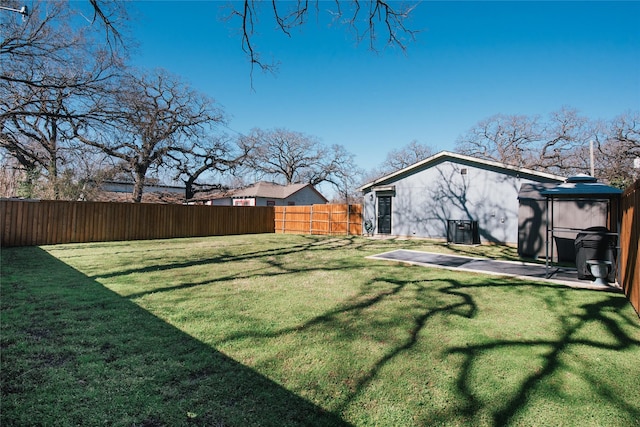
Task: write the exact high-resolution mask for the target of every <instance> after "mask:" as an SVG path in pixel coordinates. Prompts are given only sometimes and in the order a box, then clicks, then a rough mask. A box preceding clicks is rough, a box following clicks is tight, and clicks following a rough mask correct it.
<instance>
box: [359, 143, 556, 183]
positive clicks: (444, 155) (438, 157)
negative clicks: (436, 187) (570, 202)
mask: <svg viewBox="0 0 640 427" xmlns="http://www.w3.org/2000/svg"><path fill="white" fill-rule="evenodd" d="M444 160H453V161H462V162H466V163H469V164H476V165H479V166H485V167H487V166H488V167H492V168H496V169H503V170H504V171H515V172H518V173H521V174H526V175H530V176H536V177H539V178H543V179H547V180H550V181H556V182H563V181H564V180H565V178H564V177H562V176H559V175H553V174H550V173H546V172H538V171H534V170H532V169H526V168H520V167H517V166H513V165H508V164H505V163H500V162H495V161H491V160H483V159H478V158H475V157H471V156H466V155H464V154H458V153H452V152H449V151H441V152H439V153H438V154H435V155H433V156H431V157H429V158H427V159H425V160H422V161H420V162H417V163H414V164H413V165H411V166H408V167H406V168H404V169H400V170H398V171H396V172H393V173H391V174H389V175H386V176H383V177H381V178H378V179H376V180H374V181H371V182H369V183H367V184H365V185H363V186H362V187H360V188H359V189H358V190H359V191H364V190H366V189H368V188H370V187H372V186H374V185H376V184H378V183H384V182H385V181H389V180H391V179H392V178H395V177H396V176H399V175H403V174H406V173H410V172H411V171H412V170H414V169H416V170H417V169H420V168H424V167H427V166H428V165H429V164H430V163H436V162H439V161H444Z"/></svg>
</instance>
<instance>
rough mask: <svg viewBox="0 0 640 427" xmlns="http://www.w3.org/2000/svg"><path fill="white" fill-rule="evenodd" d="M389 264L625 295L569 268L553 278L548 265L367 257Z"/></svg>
mask: <svg viewBox="0 0 640 427" xmlns="http://www.w3.org/2000/svg"><path fill="white" fill-rule="evenodd" d="M367 258H369V259H379V260H386V261H398V262H403V263H407V264H414V265H422V266H425V267H434V268H445V269H449V270H458V271H467V272H473V273H485V274H493V275H497V276H507V277H516V278H519V279H525V280H531V279H535V280H536V281H542V282H551V283H557V284H561V285H565V286H570V287H573V288H581V289H593V290H599V291H609V292H622V289H621V288H620V287H619V286H618V285H617V284H613V283H612V284H610V285H609V286H603V285H596V284H594V283H592V282H591V281H590V280H579V279H578V271H577V270H576V269H575V268H568V267H549V273H551V274H550V277H549V278H547V277H546V267H545V265H544V264H533V263H526V262H518V261H495V260H491V259H485V258H471V257H465V256H459V255H445V254H437V253H432V252H421V251H412V250H406V249H398V250H395V251H391V252H385V253H382V254H378V255H372V256H369V257H367Z"/></svg>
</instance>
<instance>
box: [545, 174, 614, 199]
mask: <svg viewBox="0 0 640 427" xmlns="http://www.w3.org/2000/svg"><path fill="white" fill-rule="evenodd" d="M540 194H542V195H543V196H546V197H549V198H554V197H585V198H607V199H611V198H615V197H616V196H620V195H621V194H622V190H619V189H617V188H615V187H611V186H609V185H606V184H603V183H601V182H598V180H597V179H596V178H594V177H592V176H589V175H577V176H574V177H571V178H568V179H567V181H566V182H564V183H562V184H558V185H556V186H555V187H553V188H548V189H546V190H543V191H541V192H540Z"/></svg>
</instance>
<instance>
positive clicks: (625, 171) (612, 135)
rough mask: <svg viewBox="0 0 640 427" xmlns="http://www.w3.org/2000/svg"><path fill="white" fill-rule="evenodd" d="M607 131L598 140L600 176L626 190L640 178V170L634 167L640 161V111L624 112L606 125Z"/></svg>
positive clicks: (598, 172)
mask: <svg viewBox="0 0 640 427" xmlns="http://www.w3.org/2000/svg"><path fill="white" fill-rule="evenodd" d="M601 129H602V128H601ZM603 129H604V132H600V133H596V134H595V137H594V142H595V143H596V145H597V153H596V154H597V155H596V156H595V157H596V161H595V167H596V176H598V177H601V178H603V179H604V180H606V181H608V182H609V183H610V184H611V185H614V186H616V187H619V188H626V187H627V186H629V185H631V184H632V183H633V182H634V180H636V179H638V178H640V170H639V169H636V168H635V167H634V161H636V162H637V161H638V160H636V159H640V112H638V111H635V112H632V111H628V112H626V113H623V114H621V115H619V116H617V117H615V118H614V119H613V120H611V121H610V122H608V123H605V124H604V127H603Z"/></svg>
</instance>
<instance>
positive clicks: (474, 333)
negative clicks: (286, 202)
mask: <svg viewBox="0 0 640 427" xmlns="http://www.w3.org/2000/svg"><path fill="white" fill-rule="evenodd" d="M398 248H405V249H416V250H429V251H439V252H452V253H459V254H464V255H476V256H487V257H494V258H503V259H516V258H517V255H516V254H515V251H514V250H513V249H512V248H506V247H498V246H492V247H489V246H487V247H485V246H482V247H463V246H460V247H448V246H446V245H443V244H439V243H433V242H427V241H420V240H408V241H396V240H371V239H365V238H356V237H351V238H327V237H318V236H314V237H311V236H294V235H273V234H266V235H251V236H226V237H212V238H198V239H175V240H161V241H140V242H112V243H94V244H72V245H58V246H48V247H40V248H38V247H27V248H3V249H2V252H1V256H2V259H1V265H2V281H1V286H2V288H1V292H2V293H1V296H2V301H1V308H2V312H1V327H2V336H1V347H0V348H1V351H2V353H1V357H2V359H1V362H2V365H1V369H2V402H1V404H2V407H1V415H0V417H1V418H0V422H1V424H2V425H3V426H4V425H7V426H9V425H56V426H66V425H69V426H70V425H86V426H93V425H118V426H160V425H166V426H180V425H185V426H190V425H202V426H248V425H266V426H286V425H289V426H312V425H326V426H340V425H356V426H369V425H380V426H413V425H452V426H456V425H460V426H462V425H478V426H497V425H518V426H527V425H532V426H533V425H536V426H539V425H553V426H559V425H580V426H602V425H607V426H630V425H639V424H640V383H639V382H638V377H639V376H640V366H639V365H638V360H640V320H639V319H638V317H637V315H636V313H635V312H634V311H633V309H632V308H631V306H630V304H629V303H628V302H627V301H626V299H625V298H624V296H622V295H620V294H613V293H604V292H597V291H586V290H576V289H569V288H564V287H561V286H556V285H552V284H548V283H535V282H526V281H520V280H515V279H508V278H500V277H495V276H486V275H480V274H467V273H459V272H453V271H447V270H438V269H428V268H424V267H417V266H407V265H402V264H399V263H392V262H383V261H374V260H368V259H365V256H367V255H372V254H376V253H380V252H385V251H389V250H393V249H398Z"/></svg>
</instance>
